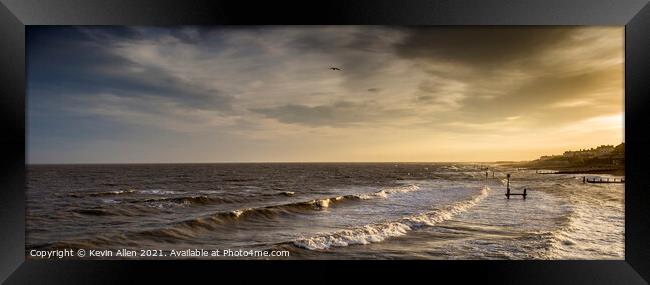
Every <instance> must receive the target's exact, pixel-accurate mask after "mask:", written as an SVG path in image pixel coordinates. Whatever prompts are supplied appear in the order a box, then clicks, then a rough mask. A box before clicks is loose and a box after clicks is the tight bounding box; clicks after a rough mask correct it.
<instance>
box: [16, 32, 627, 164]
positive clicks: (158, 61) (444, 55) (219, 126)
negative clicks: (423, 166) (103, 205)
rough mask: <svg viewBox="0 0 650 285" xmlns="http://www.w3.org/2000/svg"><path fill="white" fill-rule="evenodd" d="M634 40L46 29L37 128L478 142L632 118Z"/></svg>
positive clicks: (40, 37) (351, 141) (35, 54)
mask: <svg viewBox="0 0 650 285" xmlns="http://www.w3.org/2000/svg"><path fill="white" fill-rule="evenodd" d="M622 43H623V30H622V29H621V28H609V27H604V28H600V27H589V28H585V27H381V26H298V27H284V26H275V27H256V26H246V27H194V26H187V27H130V28H118V27H80V28H74V27H58V28H51V27H33V28H30V29H29V33H28V85H29V86H28V99H29V103H30V104H29V106H30V110H31V112H30V113H31V114H35V113H38V116H36V115H30V120H29V123H30V126H31V127H30V128H31V129H32V133H33V134H39V133H41V134H44V135H43V136H42V137H40V138H41V140H42V141H43V142H45V141H47V139H48V138H47V136H46V134H50V133H51V131H48V130H45V127H42V126H47V129H49V130H52V129H60V130H62V131H61V132H73V130H74V125H75V124H77V121H75V119H73V118H71V117H70V116H69V114H79V117H78V118H82V119H83V120H86V121H84V122H85V124H87V125H91V124H93V123H94V122H99V121H101V122H102V124H103V125H102V127H103V128H106V129H107V130H108V129H110V130H111V132H113V131H115V130H118V129H124V130H130V131H132V132H135V128H132V127H133V126H137V129H138V131H142V130H144V129H151V130H152V131H151V132H154V131H153V130H164V131H165V132H171V133H178V134H182V135H183V136H187V138H188V140H190V139H196V140H198V139H205V138H206V137H212V136H211V135H213V134H217V133H218V134H219V139H218V140H220V141H221V140H228V141H231V142H235V141H237V140H246V141H247V142H248V143H249V144H250V147H251V148H255V147H261V144H262V143H261V142H262V141H263V142H264V144H265V146H268V147H269V149H275V147H277V148H281V146H282V145H286V144H287V141H291V140H295V138H297V137H303V138H307V137H309V138H310V139H303V140H301V141H303V142H307V141H309V142H310V143H311V144H314V145H318V147H319V148H322V149H327V145H322V144H324V142H325V141H329V142H330V143H331V142H332V141H337V140H339V141H340V139H341V138H343V137H345V138H347V140H346V144H348V145H356V146H357V147H359V148H360V149H362V148H363V145H367V141H368V140H369V138H375V141H378V140H380V139H379V138H380V137H381V140H382V141H384V142H386V143H388V142H390V144H391V145H399V144H400V143H405V141H406V140H410V141H418V140H422V142H421V143H418V144H417V145H418V146H422V147H424V146H425V145H430V144H434V143H435V142H436V141H440V142H451V141H455V140H457V139H468V138H470V137H471V139H472V140H476V142H475V144H478V143H480V142H482V141H483V140H488V139H489V138H495V137H499V136H504V135H507V136H526V134H527V133H530V132H531V130H535V131H541V130H543V129H544V130H545V131H544V132H545V133H551V131H550V129H554V128H557V129H560V128H563V127H568V126H572V125H575V124H576V122H583V121H586V120H589V119H590V118H597V117H602V116H616V115H617V114H620V112H622V111H623V110H622V108H623V107H622V106H623V104H622V103H623V102H622V98H623V76H622V75H623V70H622V67H623V65H622V63H623V49H622ZM332 66H336V67H339V68H341V70H337V71H332V70H329V67H332ZM109 122H110V123H109ZM79 124H81V121H80V120H79ZM39 126H41V127H39ZM64 130H65V131H64ZM97 132H100V131H99V130H98V131H96V132H94V133H92V135H93V136H96V135H97ZM109 135H110V134H109ZM109 135H107V136H109ZM58 136H60V137H63V135H62V134H58ZM37 137H38V136H37ZM325 138H327V139H325ZM364 142H366V143H364ZM256 143H259V144H258V145H256ZM494 143H495V142H493V141H492V142H490V145H491V144H494ZM43 144H45V143H43ZM205 144H208V143H207V142H206V143H205ZM276 144H277V145H276ZM234 145H237V144H236V143H235V144H234ZM458 147H460V146H458ZM305 149H309V147H306V146H305ZM379 149H382V150H385V148H383V147H379ZM332 151H333V150H332ZM414 151H415V150H414ZM233 155H234V154H233ZM278 155H280V154H278ZM347 155H351V154H350V153H349V152H348V153H347ZM413 155H414V157H417V154H413ZM386 157H388V156H386Z"/></svg>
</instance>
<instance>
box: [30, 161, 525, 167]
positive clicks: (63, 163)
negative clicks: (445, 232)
mask: <svg viewBox="0 0 650 285" xmlns="http://www.w3.org/2000/svg"><path fill="white" fill-rule="evenodd" d="M524 161H530V160H496V161H215V162H53V163H49V162H47V163H25V165H26V166H29V165H124V164H140V165H142V164H263V163H268V164H292V163H293V164H300V163H319V164H326V163H332V164H333V163H358V164H362V163H503V162H524Z"/></svg>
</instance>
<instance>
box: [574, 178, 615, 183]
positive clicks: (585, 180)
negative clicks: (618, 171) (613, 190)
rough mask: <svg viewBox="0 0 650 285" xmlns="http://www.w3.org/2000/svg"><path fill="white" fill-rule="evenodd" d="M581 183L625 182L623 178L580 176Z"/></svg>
mask: <svg viewBox="0 0 650 285" xmlns="http://www.w3.org/2000/svg"><path fill="white" fill-rule="evenodd" d="M582 183H625V178H609V177H606V178H602V177H597V178H587V177H582Z"/></svg>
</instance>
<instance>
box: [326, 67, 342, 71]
mask: <svg viewBox="0 0 650 285" xmlns="http://www.w3.org/2000/svg"><path fill="white" fill-rule="evenodd" d="M329 69H331V70H341V69H340V68H338V67H330V68H329Z"/></svg>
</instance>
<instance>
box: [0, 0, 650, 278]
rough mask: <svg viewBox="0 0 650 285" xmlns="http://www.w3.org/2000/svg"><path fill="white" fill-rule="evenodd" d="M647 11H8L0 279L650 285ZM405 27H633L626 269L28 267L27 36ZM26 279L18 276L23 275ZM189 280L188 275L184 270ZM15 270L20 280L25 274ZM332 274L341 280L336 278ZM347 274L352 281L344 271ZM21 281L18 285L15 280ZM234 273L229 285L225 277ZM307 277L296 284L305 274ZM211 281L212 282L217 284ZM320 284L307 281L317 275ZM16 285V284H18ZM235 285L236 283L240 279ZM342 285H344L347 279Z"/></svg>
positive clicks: (333, 5)
mask: <svg viewBox="0 0 650 285" xmlns="http://www.w3.org/2000/svg"><path fill="white" fill-rule="evenodd" d="M647 3H648V0H630V1H615V0H579V1H562V0H548V1H543V0H519V1H496V0H490V1H469V0H443V1H435V0H411V1H408V2H406V1H389V0H375V1H344V0H335V1H332V0H330V1H322V2H315V1H303V2H293V1H259V2H251V1H249V0H240V1H207V0H198V1H187V0H186V1H182V0H173V1H170V0H137V1H136V0H129V1H127V0H112V1H106V0H104V1H101V0H59V1H37V0H0V108H1V109H0V119H1V121H2V127H1V128H0V134H1V135H0V149H1V150H0V154H1V156H0V167H1V172H0V280H5V279H6V280H5V281H6V282H7V283H8V284H16V283H17V284H23V283H29V284H32V283H66V284H75V283H86V284H87V283H92V284H96V283H117V282H125V281H126V282H128V281H131V282H132V281H134V280H135V279H134V278H135V277H134V275H136V274H137V275H140V278H144V279H143V280H148V279H147V278H154V279H160V278H165V279H166V280H167V281H171V280H179V281H187V280H189V279H196V278H207V279H206V280H211V281H213V282H214V281H225V279H223V278H224V277H230V278H232V277H235V278H240V281H241V279H245V280H248V279H250V278H254V277H258V278H269V279H277V278H280V279H279V280H276V281H280V282H284V280H291V279H292V278H293V279H297V280H298V281H302V282H305V281H306V282H312V281H314V280H316V281H318V280H322V281H325V282H337V281H338V280H339V278H349V277H352V276H357V277H361V278H363V279H364V280H366V281H370V280H373V279H382V280H385V281H389V280H394V281H401V282H403V280H405V279H404V278H406V277H409V276H415V275H414V274H418V275H419V274H422V275H419V278H427V279H425V280H424V281H433V282H435V281H443V280H444V278H445V277H446V278H450V279H448V280H450V282H458V281H468V280H474V281H481V282H489V283H500V284H510V283H529V284H555V283H572V284H647V281H644V279H645V280H650V249H649V247H648V244H650V232H649V231H650V211H648V208H647V206H648V205H650V203H649V202H650V193H649V192H648V189H650V181H649V180H647V179H644V178H645V177H644V174H645V173H646V171H647V170H648V168H647V167H645V166H646V165H645V162H646V161H647V159H648V158H650V155H649V152H648V146H650V135H649V134H648V133H647V132H645V128H646V127H647V126H650V117H648V116H647V115H646V114H645V113H644V108H645V107H647V106H649V104H648V103H650V97H649V96H650V84H649V83H648V80H647V78H650V77H649V75H650V55H648V51H649V50H650V5H647ZM180 24H211V25H213V24H393V25H395V24H398V25H617V26H622V25H625V92H626V93H625V110H626V120H625V129H626V134H625V140H626V145H627V153H628V155H627V158H626V164H627V165H626V176H627V177H626V178H627V185H626V195H625V199H626V212H625V214H626V226H625V231H626V235H625V261H453V262H452V261H422V262H418V261H400V262H391V261H381V262H378V261H337V262H325V261H309V262H307V261H283V262H264V261H246V262H239V261H214V262H210V261H200V262H192V261H162V262H152V261H53V262H47V261H31V260H30V261H25V258H24V238H25V233H24V202H25V201H24V198H25V195H24V185H25V113H24V112H25V25H180ZM16 268H17V269H16ZM179 268H180V269H182V270H184V272H183V274H182V275H172V274H173V273H178V269H179ZM14 270H15V271H14ZM333 270H336V272H335V271H333ZM341 271H343V272H345V273H348V274H349V275H348V274H346V275H341V273H343V272H341ZM12 272H13V274H11V273H12ZM226 272H228V273H229V274H228V276H225V275H224V274H225V273H226ZM297 272H300V273H302V274H303V276H301V277H299V278H297V277H296V273H297ZM207 273H210V274H209V275H206V274H207ZM308 274H309V276H311V277H309V279H307V280H305V279H303V278H306V277H307V276H306V275H308ZM7 278H8V279H7ZM233 281H234V280H233ZM341 281H343V280H341Z"/></svg>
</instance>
